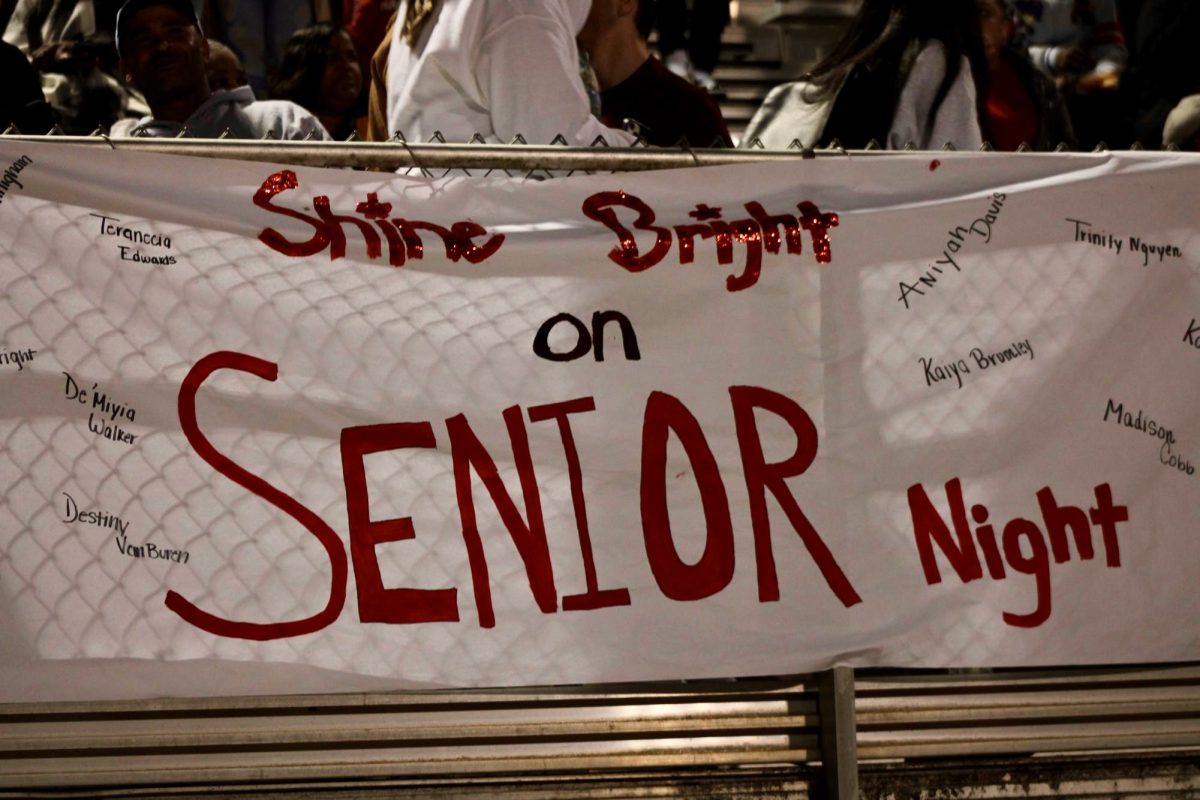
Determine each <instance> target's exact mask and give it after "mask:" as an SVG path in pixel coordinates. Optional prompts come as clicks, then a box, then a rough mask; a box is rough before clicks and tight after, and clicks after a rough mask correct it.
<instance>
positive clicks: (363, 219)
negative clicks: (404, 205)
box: [254, 169, 504, 267]
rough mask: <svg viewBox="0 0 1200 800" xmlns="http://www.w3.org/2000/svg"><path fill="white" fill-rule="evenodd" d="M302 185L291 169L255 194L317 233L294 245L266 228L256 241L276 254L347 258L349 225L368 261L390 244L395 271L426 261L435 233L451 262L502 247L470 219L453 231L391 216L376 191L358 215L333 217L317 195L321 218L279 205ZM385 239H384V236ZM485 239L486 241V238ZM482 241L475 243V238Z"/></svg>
mask: <svg viewBox="0 0 1200 800" xmlns="http://www.w3.org/2000/svg"><path fill="white" fill-rule="evenodd" d="M299 186H300V182H299V179H298V178H297V177H296V173H295V172H292V171H291V170H290V169H285V170H281V171H280V172H276V173H275V174H274V175H271V176H270V177H269V178H267V179H266V180H265V181H263V182H262V185H261V186H259V187H258V190H257V191H256V192H255V193H254V205H256V206H258V207H259V208H263V209H266V210H267V211H270V212H271V213H272V214H281V215H283V216H285V217H291V218H292V219H298V220H300V221H301V222H305V223H307V224H308V225H311V226H312V228H313V234H312V236H311V237H310V238H308V239H306V240H303V241H292V240H291V239H288V238H287V237H286V236H284V235H283V234H282V233H280V232H279V231H277V230H275V229H274V228H263V229H262V230H261V231H260V232H259V234H258V239H259V241H261V242H262V243H263V244H265V245H266V246H267V247H269V248H271V249H272V250H274V251H276V252H278V253H283V254H284V255H286V256H293V257H295V258H304V257H307V256H313V255H316V254H317V253H320V252H322V251H324V250H325V249H326V248H328V249H329V259H330V260H331V261H332V260H335V259H338V258H342V257H343V256H345V255H346V230H345V229H346V227H347V226H348V227H349V229H350V231H351V233H352V234H357V235H359V236H361V237H362V239H363V241H364V242H365V244H366V248H367V257H368V258H370V259H372V260H374V259H376V258H379V257H380V256H382V255H383V245H384V243H386V244H387V255H388V263H389V264H391V265H392V266H393V267H402V266H404V262H405V259H412V260H418V259H421V258H424V257H425V246H426V243H425V239H423V238H422V234H424V236H426V237H428V236H430V235H433V236H435V237H437V239H438V240H440V241H441V244H442V247H443V248H444V249H445V252H446V258H447V259H449V260H450V261H458V260H459V259H466V260H467V262H468V263H471V264H478V263H480V262H482V261H484V260H486V259H487V258H489V257H491V256H492V255H494V254H495V252H496V251H497V250H499V249H500V245H502V244H503V243H504V234H502V233H497V234H493V235H491V236H488V232H487V229H486V228H484V227H483V226H482V225H479V224H477V223H475V222H471V221H470V220H463V221H459V222H454V223H452V224H451V225H450V227H446V226H444V225H439V224H437V223H434V222H424V221H422V220H415V219H405V218H403V217H393V216H391V213H392V204H391V203H386V202H380V200H379V195H378V194H377V193H375V192H370V193H369V194H367V196H366V199H364V200H363V201H362V202H360V203H358V204H357V205H356V206H355V207H354V210H355V212H356V213H357V214H358V215H359V216H351V215H349V214H338V213H335V212H334V211H333V210H332V209H331V208H330V206H329V198H328V197H327V196H326V195H317V196H316V197H314V198H313V200H312V205H313V208H314V209H315V210H316V212H317V216H315V217H314V216H312V215H310V214H305V213H304V212H303V211H297V210H296V209H294V208H288V207H286V206H281V205H277V204H276V203H275V200H276V198H277V197H278V196H279V195H281V194H283V193H284V192H287V191H291V190H293V189H297V188H299ZM381 236H382V238H381ZM484 237H487V238H486V239H484ZM477 239H478V240H481V241H476V240H477Z"/></svg>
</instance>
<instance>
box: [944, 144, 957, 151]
mask: <svg viewBox="0 0 1200 800" xmlns="http://www.w3.org/2000/svg"><path fill="white" fill-rule="evenodd" d="M942 150H943V152H946V153H954V152H957V151H958V148H957V147H955V146H954V142H946V143H945V144H944V145H942Z"/></svg>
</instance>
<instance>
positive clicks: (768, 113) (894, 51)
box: [742, 0, 987, 150]
mask: <svg viewBox="0 0 1200 800" xmlns="http://www.w3.org/2000/svg"><path fill="white" fill-rule="evenodd" d="M986 80H987V55H986V53H985V52H984V48H983V34H982V29H981V25H980V20H979V9H978V7H977V5H976V4H975V3H973V2H963V0H863V3H862V5H861V6H860V7H859V10H858V12H857V13H856V14H855V16H854V18H853V19H852V20H851V23H850V26H849V28H848V30H847V31H846V34H845V35H844V36H843V37H842V39H841V41H839V42H838V44H837V45H836V46H835V47H834V49H833V51H832V52H831V53H830V55H829V56H828V57H827V58H826V59H825V60H824V61H822V62H821V63H819V64H818V65H817V66H816V67H815V68H814V69H813V70H812V72H810V73H809V74H808V75H807V76H806V79H805V80H801V81H797V82H793V83H788V84H784V85H783V86H780V87H776V89H774V90H772V92H771V93H770V94H769V95H768V96H767V98H766V100H765V101H764V102H763V105H762V107H760V108H759V110H758V112H757V113H756V114H755V116H754V118H753V119H752V120H751V121H750V125H749V126H748V128H747V130H746V134H745V136H744V137H743V139H742V143H743V146H745V145H748V144H751V143H753V142H754V140H755V139H758V140H760V141H761V142H762V143H763V145H764V146H766V147H768V148H786V147H787V146H789V144H790V143H791V142H792V141H793V140H794V139H799V140H800V142H801V144H802V145H804V146H807V147H812V146H827V145H829V144H830V143H832V142H833V141H834V140H837V141H838V142H840V143H841V145H842V146H843V147H846V148H852V149H857V148H865V147H866V146H867V145H868V144H869V143H870V142H872V141H875V142H877V143H878V144H880V145H882V146H885V147H891V148H896V149H898V148H902V147H904V146H906V145H907V144H909V143H911V144H912V145H913V146H915V147H917V148H918V149H935V148H941V147H942V146H943V145H945V144H952V145H953V146H955V147H956V148H958V149H960V150H968V149H970V150H974V149H977V148H979V147H980V146H981V145H982V143H983V138H984V137H983V130H982V127H981V122H980V120H981V119H983V114H982V113H981V108H980V99H979V98H980V95H979V93H978V91H977V89H976V84H977V82H978V83H979V84H980V85H983V84H986Z"/></svg>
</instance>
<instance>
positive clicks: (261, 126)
mask: <svg viewBox="0 0 1200 800" xmlns="http://www.w3.org/2000/svg"><path fill="white" fill-rule="evenodd" d="M185 126H186V127H187V129H188V135H189V136H192V137H195V138H197V139H216V138H219V137H220V136H221V134H222V133H223V132H224V131H226V130H228V131H229V137H230V138H232V139H263V138H267V136H268V134H269V135H270V138H273V139H279V140H281V141H282V140H284V139H310V138H311V139H314V140H328V139H331V138H332V137H331V136H330V135H329V133H328V132H327V131H326V130H325V127H324V126H323V125H321V121H320V120H319V119H317V118H316V117H315V116H313V115H312V114H311V113H309V112H308V111H307V110H305V109H304V108H303V107H301V106H298V105H296V104H295V103H292V102H290V101H287V100H255V99H254V91H253V90H252V89H251V88H250V87H249V86H239V87H238V88H236V89H228V90H226V89H221V90H218V91H215V92H213V93H212V95H211V96H210V97H209V98H208V99H207V100H205V101H204V102H203V103H201V105H200V107H199V108H197V109H196V110H195V111H193V112H192V115H191V116H190V117H188V118H187V121H186V122H184V123H182V124H181V123H178V122H167V121H165V120H158V119H154V118H153V117H142V118H141V119H139V120H132V119H123V120H118V121H117V122H116V123H114V124H113V126H112V130H111V131H110V135H111V136H160V137H175V136H178V135H179V132H180V131H182V130H183V128H184V127H185Z"/></svg>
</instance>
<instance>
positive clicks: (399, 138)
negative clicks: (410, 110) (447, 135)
mask: <svg viewBox="0 0 1200 800" xmlns="http://www.w3.org/2000/svg"><path fill="white" fill-rule="evenodd" d="M433 134H434V135H435V136H439V137H440V136H441V135H442V134H441V131H434V132H433ZM392 139H393V141H395V142H398V143H399V144H400V145H401V146H402V147H403V148H404V149H405V150H407V151H408V157H409V158H411V159H412V163H413V164H415V165H416V167H417V169H419V170H421V174H422V175H423V176H424V177H426V178H432V177H433V173H432V172H430V171H429V170H427V169H425V165H424V164H422V163H421V162H420V161H418V160H417V154H416V153H414V152H413V149H412V148H411V147H409V145H408V140H407V139H405V138H404V134H403V133H402V132H401V131H396V135H395V136H393V137H392Z"/></svg>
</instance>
